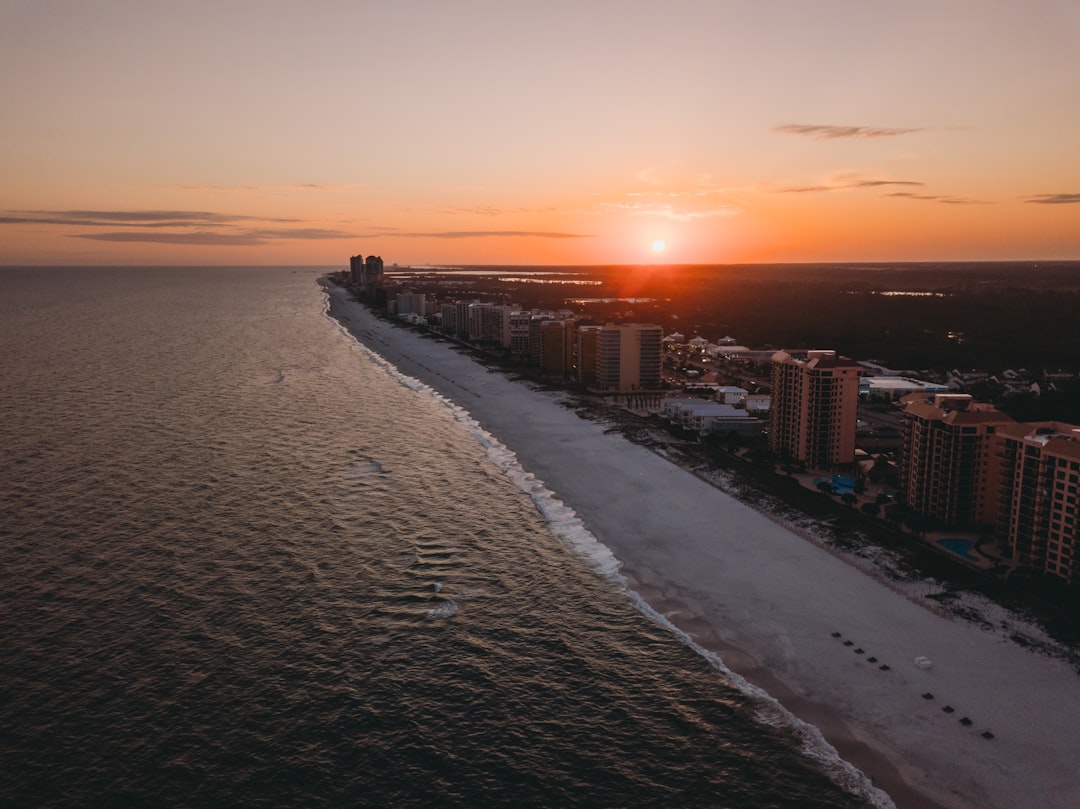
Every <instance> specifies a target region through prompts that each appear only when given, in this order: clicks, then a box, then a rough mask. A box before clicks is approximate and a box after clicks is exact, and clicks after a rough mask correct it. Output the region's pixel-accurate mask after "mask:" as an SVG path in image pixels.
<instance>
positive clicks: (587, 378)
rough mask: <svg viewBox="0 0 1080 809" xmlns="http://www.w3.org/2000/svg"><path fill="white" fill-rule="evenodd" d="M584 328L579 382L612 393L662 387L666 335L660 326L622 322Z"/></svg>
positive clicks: (579, 360) (580, 344)
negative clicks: (662, 351)
mask: <svg viewBox="0 0 1080 809" xmlns="http://www.w3.org/2000/svg"><path fill="white" fill-rule="evenodd" d="M581 331H582V332H584V333H583V334H582V336H581V340H580V342H579V350H578V363H579V368H578V374H579V376H578V378H579V380H580V381H582V382H585V384H587V385H590V386H592V387H594V388H596V389H598V390H601V391H605V392H610V393H615V392H623V393H626V392H630V391H640V390H659V389H660V364H661V347H662V343H661V340H662V339H663V336H664V335H663V330H662V329H661V328H660V327H659V326H653V325H651V324H646V323H622V324H620V325H618V326H616V325H614V324H608V325H606V326H599V327H596V328H595V330H592V329H590V330H588V331H586V330H585V329H582V330H581Z"/></svg>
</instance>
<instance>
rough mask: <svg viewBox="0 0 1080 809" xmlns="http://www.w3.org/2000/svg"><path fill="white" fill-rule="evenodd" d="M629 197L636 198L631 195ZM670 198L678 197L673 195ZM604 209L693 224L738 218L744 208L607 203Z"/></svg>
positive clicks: (732, 206)
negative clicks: (697, 220) (721, 218)
mask: <svg viewBox="0 0 1080 809" xmlns="http://www.w3.org/2000/svg"><path fill="white" fill-rule="evenodd" d="M628 196H636V195H635V194H629V195H628ZM670 196H677V195H675V194H672V195H670ZM601 207H602V208H614V209H616V210H620V211H629V212H630V213H632V214H635V215H637V216H660V217H663V218H665V219H674V220H676V221H678V222H691V221H693V220H695V219H711V218H713V217H716V216H738V215H739V214H741V213H742V212H743V209H742V208H739V207H736V206H734V205H725V206H723V207H720V208H703V209H700V210H694V209H692V208H680V207H676V206H675V205H673V204H672V203H670V202H660V203H652V202H605V203H603V204H602V205H601Z"/></svg>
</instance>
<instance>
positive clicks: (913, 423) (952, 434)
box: [899, 393, 1015, 527]
mask: <svg viewBox="0 0 1080 809" xmlns="http://www.w3.org/2000/svg"><path fill="white" fill-rule="evenodd" d="M902 401H903V402H904V405H905V409H904V424H903V434H902V443H901V449H900V470H899V471H900V486H901V489H902V490H903V493H904V502H905V504H906V505H907V506H908V508H910V509H911V510H912V511H914V512H915V513H916V514H919V515H921V516H923V517H928V518H930V519H933V520H938V521H940V522H942V523H944V524H946V525H949V526H955V527H975V526H987V525H991V524H993V522H994V519H995V516H996V504H995V495H996V487H995V474H996V471H995V468H994V466H993V464H991V458H992V455H993V452H992V443H991V442H992V439H993V437H994V434H995V432H996V431H997V430H998V429H1000V428H1002V427H1005V426H1006V425H1010V424H1014V423H1015V422H1014V421H1013V420H1012V419H1011V418H1009V417H1008V416H1007V415H1005V414H1004V413H1001V412H1000V411H998V410H995V409H994V408H993V407H992V406H990V405H988V404H982V403H977V402H975V401H973V399H972V397H971V396H969V395H968V394H958V393H938V394H933V395H932V396H930V397H927V396H923V395H921V394H912V395H910V396H906V397H904V399H903V400H902Z"/></svg>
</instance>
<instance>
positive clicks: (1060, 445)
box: [994, 422, 1080, 584]
mask: <svg viewBox="0 0 1080 809" xmlns="http://www.w3.org/2000/svg"><path fill="white" fill-rule="evenodd" d="M994 461H995V464H996V466H997V468H998V476H997V477H998V492H997V520H996V523H995V532H994V533H995V537H996V538H997V539H998V540H999V541H1001V542H1004V543H1006V544H1007V545H1008V547H1009V548H1010V549H1011V550H1012V554H1013V558H1014V559H1015V560H1016V561H1017V562H1019V563H1020V564H1021V565H1026V566H1028V567H1033V568H1035V569H1036V570H1038V571H1040V572H1043V573H1047V574H1049V575H1052V576H1058V577H1060V578H1062V579H1064V580H1066V581H1067V582H1069V583H1070V584H1075V583H1078V582H1080V547H1078V543H1080V538H1078V533H1080V532H1078V524H1080V514H1078V511H1080V427H1077V426H1076V425H1073V424H1062V423H1060V422H1040V423H1034V424H1012V425H1007V426H1004V427H1002V428H1001V429H1000V430H998V431H997V433H996V435H995V436H994Z"/></svg>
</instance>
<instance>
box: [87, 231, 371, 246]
mask: <svg viewBox="0 0 1080 809" xmlns="http://www.w3.org/2000/svg"><path fill="white" fill-rule="evenodd" d="M69 235H70V236H72V237H73V238H76V239H91V240H93V241H99V242H142V243H151V244H191V245H213V246H250V245H260V244H271V243H273V242H280V241H291V240H294V239H299V240H301V241H320V240H324V239H353V238H356V237H357V235H356V234H355V233H346V232H345V231H342V230H325V229H321V228H294V229H288V228H282V229H272V230H265V229H260V228H255V229H250V230H239V231H232V232H228V231H226V232H222V231H206V230H196V231H192V232H188V233H175V232H174V233H159V232H154V231H137V230H136V231H106V232H104V233H72V234H69Z"/></svg>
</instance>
